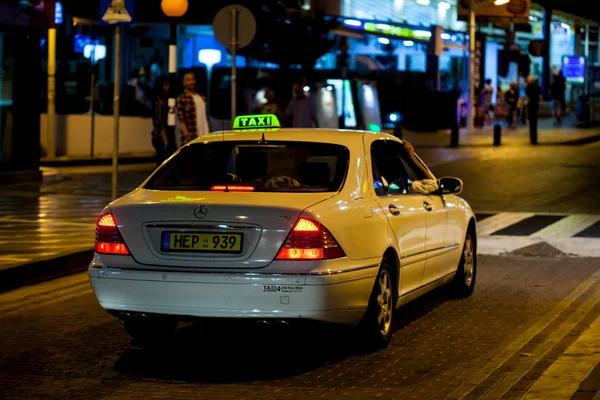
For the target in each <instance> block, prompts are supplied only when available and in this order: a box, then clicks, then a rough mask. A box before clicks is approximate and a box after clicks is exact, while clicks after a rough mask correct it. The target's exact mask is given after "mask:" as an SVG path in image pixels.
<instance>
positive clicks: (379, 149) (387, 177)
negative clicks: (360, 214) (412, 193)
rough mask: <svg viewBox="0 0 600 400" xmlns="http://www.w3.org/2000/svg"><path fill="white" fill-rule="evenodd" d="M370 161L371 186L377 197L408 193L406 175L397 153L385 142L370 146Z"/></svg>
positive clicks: (381, 141)
mask: <svg viewBox="0 0 600 400" xmlns="http://www.w3.org/2000/svg"><path fill="white" fill-rule="evenodd" d="M371 159H372V169H373V186H374V189H375V193H376V194H377V195H378V196H385V195H398V194H403V193H408V179H409V176H408V173H407V171H406V169H405V168H404V164H403V163H402V160H401V159H400V156H399V155H398V153H396V152H395V151H394V150H393V149H392V148H391V147H390V146H388V145H387V143H386V141H385V140H376V141H374V142H373V143H372V144H371ZM386 186H387V187H386Z"/></svg>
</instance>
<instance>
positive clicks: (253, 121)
mask: <svg viewBox="0 0 600 400" xmlns="http://www.w3.org/2000/svg"><path fill="white" fill-rule="evenodd" d="M280 126H281V125H280V124H279V120H278V119H277V117H276V116H275V115H273V114H258V115H240V116H238V117H235V119H234V120H233V130H234V131H245V132H247V131H261V132H264V131H276V130H278V129H279V128H280Z"/></svg>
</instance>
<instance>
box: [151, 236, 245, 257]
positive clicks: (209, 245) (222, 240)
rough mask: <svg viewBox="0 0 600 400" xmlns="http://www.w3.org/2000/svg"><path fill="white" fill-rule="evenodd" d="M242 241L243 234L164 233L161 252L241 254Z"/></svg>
mask: <svg viewBox="0 0 600 400" xmlns="http://www.w3.org/2000/svg"><path fill="white" fill-rule="evenodd" d="M242 240H243V236H242V234H241V233H229V234H217V233H201V232H164V233H163V236H162V242H161V250H162V251H190V252H202V253H241V252H242Z"/></svg>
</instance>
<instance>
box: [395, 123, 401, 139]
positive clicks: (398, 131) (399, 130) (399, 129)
mask: <svg viewBox="0 0 600 400" xmlns="http://www.w3.org/2000/svg"><path fill="white" fill-rule="evenodd" d="M394 136H396V137H397V138H398V139H400V140H402V127H401V126H400V124H399V123H395V124H394Z"/></svg>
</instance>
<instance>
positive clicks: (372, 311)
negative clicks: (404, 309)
mask: <svg viewBox="0 0 600 400" xmlns="http://www.w3.org/2000/svg"><path fill="white" fill-rule="evenodd" d="M392 276H393V275H392V266H391V264H390V262H389V260H388V259H387V258H385V257H384V258H383V260H382V261H381V266H380V268H379V273H378V274H377V278H376V280H375V285H374V286H373V291H372V292H371V298H370V300H369V306H368V308H367V311H366V312H365V316H364V317H363V320H362V321H361V325H360V330H361V333H362V335H363V336H364V338H365V340H366V342H365V343H364V345H365V347H367V348H369V349H381V348H385V347H387V346H388V344H389V343H390V341H391V339H392V322H393V317H394V307H395V304H396V303H395V298H396V296H395V295H394V282H393V280H392Z"/></svg>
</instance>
